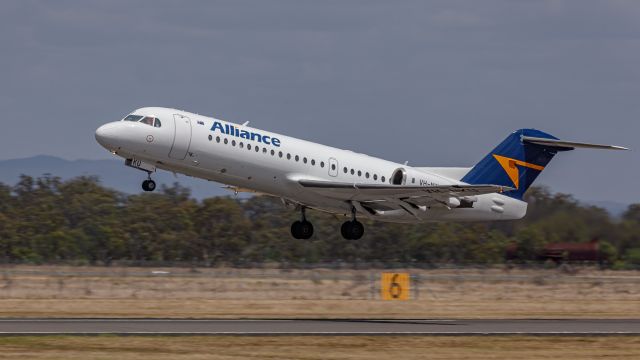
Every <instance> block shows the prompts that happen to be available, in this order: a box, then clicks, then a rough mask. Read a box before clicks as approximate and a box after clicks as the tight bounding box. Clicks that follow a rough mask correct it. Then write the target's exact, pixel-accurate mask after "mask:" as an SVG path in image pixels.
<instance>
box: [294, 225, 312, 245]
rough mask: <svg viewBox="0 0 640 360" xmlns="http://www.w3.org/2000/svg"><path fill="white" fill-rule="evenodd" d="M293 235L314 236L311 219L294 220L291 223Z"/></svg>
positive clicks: (298, 237)
mask: <svg viewBox="0 0 640 360" xmlns="http://www.w3.org/2000/svg"><path fill="white" fill-rule="evenodd" d="M291 236H293V237H294V238H295V239H304V240H306V239H310V238H311V236H313V224H311V223H310V222H309V221H306V220H305V221H294V222H293V224H291Z"/></svg>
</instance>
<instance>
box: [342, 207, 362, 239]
mask: <svg viewBox="0 0 640 360" xmlns="http://www.w3.org/2000/svg"><path fill="white" fill-rule="evenodd" d="M340 233H341V234H342V237H343V238H345V239H346V240H358V239H360V238H361V237H362V235H364V225H362V223H361V222H360V221H358V220H356V208H355V207H354V208H351V221H345V222H344V223H343V224H342V227H340Z"/></svg>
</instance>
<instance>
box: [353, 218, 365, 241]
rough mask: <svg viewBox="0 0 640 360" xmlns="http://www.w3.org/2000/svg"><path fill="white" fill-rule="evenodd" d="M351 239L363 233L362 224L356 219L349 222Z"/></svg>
mask: <svg viewBox="0 0 640 360" xmlns="http://www.w3.org/2000/svg"><path fill="white" fill-rule="evenodd" d="M350 235H351V239H352V240H359V239H360V238H361V237H362V235H364V225H362V223H361V222H360V221H358V220H353V221H352V222H351V234H350Z"/></svg>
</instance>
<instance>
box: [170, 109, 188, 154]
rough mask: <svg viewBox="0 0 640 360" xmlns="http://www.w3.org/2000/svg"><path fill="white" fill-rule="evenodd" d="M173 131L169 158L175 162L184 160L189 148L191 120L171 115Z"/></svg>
mask: <svg viewBox="0 0 640 360" xmlns="http://www.w3.org/2000/svg"><path fill="white" fill-rule="evenodd" d="M173 123H174V124H175V131H174V133H173V145H172V146H171V151H170V152H169V157H170V158H172V159H177V160H184V158H185V157H186V156H187V153H188V152H189V146H191V120H190V119H189V118H188V117H186V116H183V115H179V114H175V115H173Z"/></svg>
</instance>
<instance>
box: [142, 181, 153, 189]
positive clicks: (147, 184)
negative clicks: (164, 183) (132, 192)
mask: <svg viewBox="0 0 640 360" xmlns="http://www.w3.org/2000/svg"><path fill="white" fill-rule="evenodd" d="M155 189H156V182H155V181H153V180H145V181H143V182H142V190H144V191H153V190H155Z"/></svg>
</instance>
